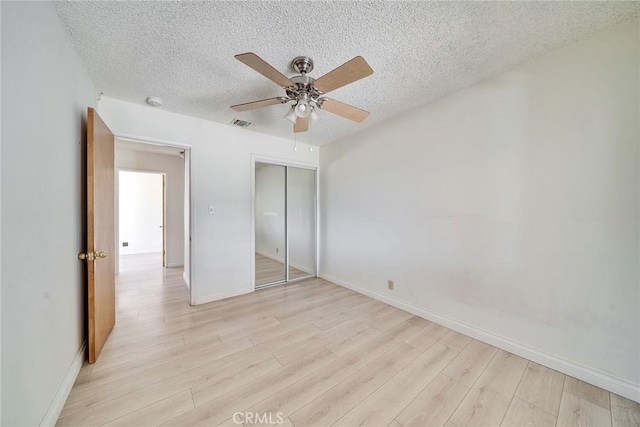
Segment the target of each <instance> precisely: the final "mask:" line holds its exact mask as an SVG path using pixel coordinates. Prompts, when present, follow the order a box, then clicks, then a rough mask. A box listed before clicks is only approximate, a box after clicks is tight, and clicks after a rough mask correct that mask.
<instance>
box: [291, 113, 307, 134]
mask: <svg viewBox="0 0 640 427" xmlns="http://www.w3.org/2000/svg"><path fill="white" fill-rule="evenodd" d="M308 130H309V117H307V118H303V117H298V119H297V120H296V124H295V125H293V131H294V132H306V131H308Z"/></svg>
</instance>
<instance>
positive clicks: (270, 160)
mask: <svg viewBox="0 0 640 427" xmlns="http://www.w3.org/2000/svg"><path fill="white" fill-rule="evenodd" d="M256 163H266V164H270V165H274V166H284V167H294V168H300V169H308V170H313V171H314V172H315V198H314V200H315V233H314V234H315V236H314V238H315V242H314V248H315V260H314V261H315V266H314V267H315V268H314V270H315V276H310V277H318V267H319V264H320V262H319V261H320V250H319V249H320V239H319V235H320V234H319V231H320V228H319V224H320V197H319V196H320V179H319V174H320V166H319V165H317V164H314V163H308V162H298V161H295V160H286V159H280V158H277V157H269V156H262V155H258V154H252V155H251V252H250V257H249V258H250V266H251V291H255V290H256V265H255V262H256V259H255V258H256V255H255V252H256ZM288 175H289V171H288V169H285V178H288ZM286 191H287V179H285V239H286V250H285V281H284V282H277V283H274V284H273V285H270V284H267V285H261V286H260V287H259V288H258V289H264V288H266V287H270V286H279V285H282V284H286V283H293V282H296V281H298V280H305V279H307V278H308V277H304V278H301V279H294V280H291V281H290V280H289V236H288V235H287V234H288V222H287V220H288V218H287V217H286V216H287V210H288V206H287V203H286Z"/></svg>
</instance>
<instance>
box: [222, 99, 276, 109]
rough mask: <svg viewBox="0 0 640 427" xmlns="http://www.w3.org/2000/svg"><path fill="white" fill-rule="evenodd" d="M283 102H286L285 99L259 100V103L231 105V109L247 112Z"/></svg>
mask: <svg viewBox="0 0 640 427" xmlns="http://www.w3.org/2000/svg"><path fill="white" fill-rule="evenodd" d="M285 102H287V98H283V97H277V98H268V99H261V100H260V101H253V102H247V103H244V104H238V105H232V106H231V108H233V109H234V110H236V111H247V110H253V109H254V108H260V107H267V106H269V105H276V104H284V103H285Z"/></svg>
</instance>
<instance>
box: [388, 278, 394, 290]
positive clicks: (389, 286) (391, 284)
mask: <svg viewBox="0 0 640 427" xmlns="http://www.w3.org/2000/svg"><path fill="white" fill-rule="evenodd" d="M387 288H389V290H390V291H392V290H393V280H387Z"/></svg>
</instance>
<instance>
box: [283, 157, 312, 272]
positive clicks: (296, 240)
mask: <svg viewBox="0 0 640 427" xmlns="http://www.w3.org/2000/svg"><path fill="white" fill-rule="evenodd" d="M288 169H289V171H288V175H287V223H288V228H287V233H288V240H289V280H295V279H299V278H301V277H307V276H315V275H316V172H315V170H310V169H300V168H295V167H289V168H288Z"/></svg>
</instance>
